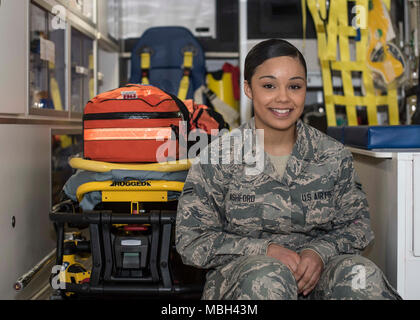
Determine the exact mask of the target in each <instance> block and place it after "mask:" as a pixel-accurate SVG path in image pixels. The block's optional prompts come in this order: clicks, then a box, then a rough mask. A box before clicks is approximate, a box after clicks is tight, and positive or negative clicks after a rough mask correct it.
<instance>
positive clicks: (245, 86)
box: [244, 80, 252, 100]
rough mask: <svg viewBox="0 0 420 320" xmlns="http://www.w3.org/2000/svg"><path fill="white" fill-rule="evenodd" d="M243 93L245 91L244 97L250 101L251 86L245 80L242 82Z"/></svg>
mask: <svg viewBox="0 0 420 320" xmlns="http://www.w3.org/2000/svg"><path fill="white" fill-rule="evenodd" d="M244 91H245V95H246V96H247V97H248V98H249V99H251V100H252V89H251V85H250V84H249V83H248V81H247V80H245V81H244Z"/></svg>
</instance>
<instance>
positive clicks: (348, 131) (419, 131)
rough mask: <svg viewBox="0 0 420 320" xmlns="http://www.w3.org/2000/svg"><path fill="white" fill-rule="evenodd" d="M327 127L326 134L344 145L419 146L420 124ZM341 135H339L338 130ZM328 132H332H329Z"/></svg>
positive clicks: (375, 147) (366, 146)
mask: <svg viewBox="0 0 420 320" xmlns="http://www.w3.org/2000/svg"><path fill="white" fill-rule="evenodd" d="M331 128H333V127H330V128H328V134H329V135H331V136H332V137H333V138H335V139H337V138H336V137H338V138H340V139H337V140H339V141H340V142H342V143H344V144H345V145H348V146H352V147H357V148H363V149H368V150H370V149H392V148H397V149H404V148H410V149H414V148H420V125H410V126H355V127H341V128H335V129H332V130H331V131H330V129H331ZM339 129H342V130H341V134H342V135H341V136H340V130H339ZM330 132H331V133H332V134H330Z"/></svg>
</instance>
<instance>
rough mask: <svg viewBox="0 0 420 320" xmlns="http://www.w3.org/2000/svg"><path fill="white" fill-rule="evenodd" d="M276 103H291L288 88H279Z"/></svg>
mask: <svg viewBox="0 0 420 320" xmlns="http://www.w3.org/2000/svg"><path fill="white" fill-rule="evenodd" d="M275 99H276V102H289V95H288V92H287V89H286V88H282V87H280V88H278V90H277V92H276V97H275Z"/></svg>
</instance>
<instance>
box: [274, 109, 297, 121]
mask: <svg viewBox="0 0 420 320" xmlns="http://www.w3.org/2000/svg"><path fill="white" fill-rule="evenodd" d="M270 111H271V113H272V114H273V115H274V116H275V117H276V118H280V119H284V118H287V117H288V116H289V115H290V113H291V112H292V111H293V109H291V108H288V109H274V108H272V109H271V108H270Z"/></svg>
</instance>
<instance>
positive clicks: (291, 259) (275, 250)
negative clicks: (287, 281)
mask: <svg viewBox="0 0 420 320" xmlns="http://www.w3.org/2000/svg"><path fill="white" fill-rule="evenodd" d="M267 256H268V257H272V258H275V259H277V260H279V261H280V262H282V263H283V264H285V265H286V266H287V267H288V268H289V269H290V270H291V271H292V273H293V275H294V276H295V278H296V271H297V270H298V265H299V263H300V260H301V258H300V256H299V255H298V254H297V253H296V252H294V251H292V250H289V249H286V248H285V247H282V246H281V245H278V244H275V243H271V244H270V245H269V246H268V248H267Z"/></svg>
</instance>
